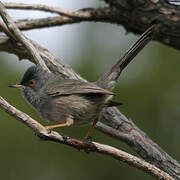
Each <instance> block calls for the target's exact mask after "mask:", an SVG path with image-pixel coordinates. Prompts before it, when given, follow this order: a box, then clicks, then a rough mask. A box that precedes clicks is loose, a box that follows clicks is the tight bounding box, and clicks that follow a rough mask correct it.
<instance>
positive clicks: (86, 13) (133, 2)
mask: <svg viewBox="0 0 180 180" xmlns="http://www.w3.org/2000/svg"><path fill="white" fill-rule="evenodd" d="M104 1H105V2H106V3H107V4H109V7H99V8H86V9H84V10H78V11H76V12H71V11H63V10H61V9H58V8H53V7H49V6H42V5H28V4H15V3H7V4H5V5H6V6H7V8H19V9H25V8H26V9H36V10H44V11H45V10H46V11H49V12H55V13H59V14H61V15H63V16H66V17H60V16H57V17H49V18H40V19H34V20H33V19H31V20H30V19H25V20H19V21H16V23H17V25H18V28H19V29H21V30H30V29H35V28H44V27H50V26H51V27H52V26H60V25H65V24H72V23H79V22H82V21H94V22H106V23H115V24H119V25H123V27H124V28H125V29H126V30H127V31H128V32H133V33H136V34H142V33H143V32H144V31H145V30H146V29H147V27H149V26H150V25H152V24H154V23H156V24H159V25H160V26H161V28H160V30H159V32H158V33H157V34H156V36H155V37H154V40H157V41H159V42H161V43H163V44H166V45H169V46H171V47H174V48H176V49H180V34H179V29H180V23H179V22H180V7H179V6H175V5H173V4H169V3H168V1H160V0H159V1H154V0H138V1H137V0H104ZM13 5H14V7H13ZM41 6H42V7H41Z"/></svg>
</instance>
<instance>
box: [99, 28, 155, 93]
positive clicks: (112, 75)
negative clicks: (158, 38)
mask: <svg viewBox="0 0 180 180" xmlns="http://www.w3.org/2000/svg"><path fill="white" fill-rule="evenodd" d="M154 29H155V25H154V26H151V27H150V28H148V29H147V30H146V31H145V32H144V33H143V34H142V35H141V36H140V37H139V39H138V40H137V41H136V42H135V43H134V44H133V45H132V46H131V47H130V49H129V50H128V51H126V53H125V54H124V56H123V57H122V58H121V59H120V60H119V61H118V62H117V63H116V64H115V65H114V66H113V67H112V68H111V69H110V70H109V71H108V72H107V73H105V74H104V75H103V76H102V77H100V79H99V80H98V81H97V82H96V83H97V84H98V85H99V86H100V87H102V88H104V89H108V90H110V91H112V90H113V89H114V87H115V84H116V81H117V79H118V78H119V76H120V74H121V72H122V70H123V69H124V68H125V67H126V66H127V65H128V64H129V63H130V62H131V61H132V60H133V58H134V57H135V56H136V55H137V54H138V53H139V52H140V51H141V50H142V49H143V47H144V46H145V45H146V44H147V43H148V42H149V41H150V40H151V39H152V36H153V32H154Z"/></svg>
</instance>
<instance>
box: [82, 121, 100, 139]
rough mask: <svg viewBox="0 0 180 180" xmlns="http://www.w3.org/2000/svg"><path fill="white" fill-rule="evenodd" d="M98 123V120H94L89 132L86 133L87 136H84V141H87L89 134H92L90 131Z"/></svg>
mask: <svg viewBox="0 0 180 180" xmlns="http://www.w3.org/2000/svg"><path fill="white" fill-rule="evenodd" d="M97 122H98V120H96V121H94V122H93V124H92V126H91V127H90V128H89V131H88V133H87V135H86V137H85V138H86V139H89V137H90V134H91V132H92V130H93V129H94V127H95V126H96V123H97Z"/></svg>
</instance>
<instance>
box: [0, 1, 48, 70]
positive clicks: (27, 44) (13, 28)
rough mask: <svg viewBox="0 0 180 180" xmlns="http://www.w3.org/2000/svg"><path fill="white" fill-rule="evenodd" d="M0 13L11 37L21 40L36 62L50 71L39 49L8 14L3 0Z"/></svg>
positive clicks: (0, 4)
mask: <svg viewBox="0 0 180 180" xmlns="http://www.w3.org/2000/svg"><path fill="white" fill-rule="evenodd" d="M0 14H1V17H2V19H3V20H4V22H5V23H6V26H7V28H8V30H9V32H10V33H11V36H10V37H11V38H13V40H14V41H17V42H21V43H22V44H23V45H24V46H25V47H26V49H27V50H28V51H29V53H30V54H31V55H32V57H33V58H34V60H35V61H36V63H37V64H38V65H40V66H41V67H42V68H43V69H44V70H46V71H48V72H50V71H49V69H48V68H47V66H46V64H45V63H44V61H43V60H42V58H41V56H40V55H39V53H38V51H37V50H36V49H35V47H34V46H33V44H32V43H31V42H30V41H29V40H28V39H27V38H26V37H25V36H24V35H23V34H22V33H21V31H20V30H19V29H18V27H17V25H16V24H15V23H14V22H13V20H12V19H11V18H10V16H9V15H8V14H7V12H6V9H5V7H4V5H3V4H2V3H1V2H0ZM5 32H7V31H5Z"/></svg>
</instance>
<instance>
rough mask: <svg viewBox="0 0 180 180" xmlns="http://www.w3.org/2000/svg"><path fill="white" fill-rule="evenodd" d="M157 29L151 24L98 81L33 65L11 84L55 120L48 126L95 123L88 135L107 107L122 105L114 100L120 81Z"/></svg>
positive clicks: (37, 108)
mask: <svg viewBox="0 0 180 180" xmlns="http://www.w3.org/2000/svg"><path fill="white" fill-rule="evenodd" d="M153 31H154V28H153V26H152V27H150V28H148V29H147V30H146V31H145V32H144V33H143V34H142V35H141V36H140V38H139V39H138V40H137V41H136V42H135V43H134V44H133V45H132V46H131V47H130V49H129V50H128V51H127V52H126V53H125V54H124V56H123V57H122V58H121V59H120V60H119V61H117V63H116V64H115V65H114V66H112V68H110V70H109V71H108V72H107V73H105V74H104V75H103V76H101V77H100V78H99V79H98V80H97V81H96V82H88V81H84V80H81V79H68V78H62V76H60V75H55V74H53V73H49V72H47V71H46V70H44V69H42V68H41V67H40V66H38V65H33V66H31V67H29V68H28V69H27V70H26V72H25V73H24V75H23V78H22V80H21V81H20V83H18V84H14V85H10V86H9V87H13V88H20V89H21V91H22V94H23V96H24V97H25V99H26V100H27V102H28V103H29V104H30V105H32V106H33V107H34V108H35V109H36V110H37V111H38V112H39V113H40V116H41V117H42V118H43V119H45V120H46V121H47V122H50V123H54V124H53V125H49V126H45V127H46V128H47V129H48V130H51V129H53V128H57V127H64V126H74V125H84V124H90V123H92V125H91V127H90V129H89V131H88V133H87V136H86V139H88V138H89V137H90V133H91V132H92V130H93V128H94V127H95V125H96V123H97V122H98V121H99V120H100V119H101V117H102V112H103V110H104V109H106V108H108V107H112V106H119V105H122V103H119V102H115V101H112V97H113V96H114V93H113V89H114V87H115V84H116V81H117V79H118V77H119V75H120V74H121V72H122V70H123V69H124V68H125V67H126V66H127V65H128V64H129V62H130V61H131V60H132V59H133V58H134V57H135V56H136V55H137V53H138V52H139V51H141V49H142V48H143V47H144V46H145V45H146V44H147V43H148V42H149V41H150V40H151V39H152V34H153Z"/></svg>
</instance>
